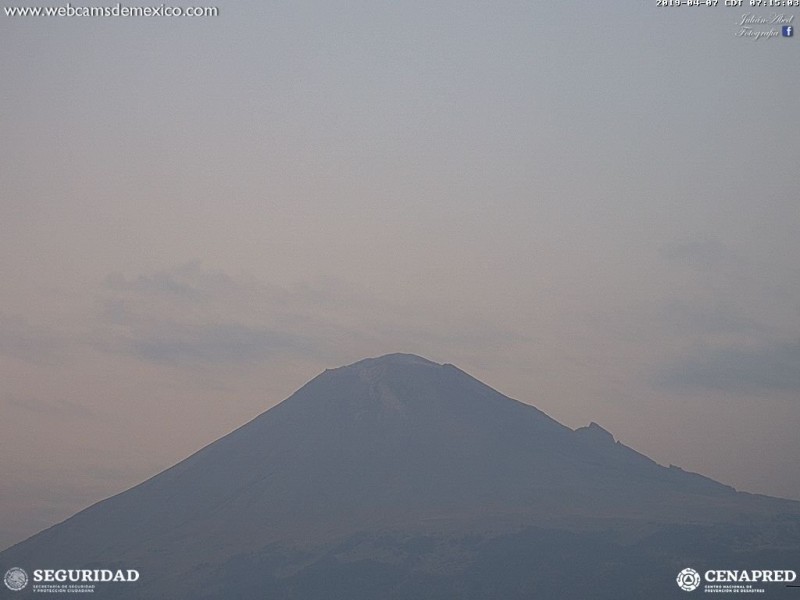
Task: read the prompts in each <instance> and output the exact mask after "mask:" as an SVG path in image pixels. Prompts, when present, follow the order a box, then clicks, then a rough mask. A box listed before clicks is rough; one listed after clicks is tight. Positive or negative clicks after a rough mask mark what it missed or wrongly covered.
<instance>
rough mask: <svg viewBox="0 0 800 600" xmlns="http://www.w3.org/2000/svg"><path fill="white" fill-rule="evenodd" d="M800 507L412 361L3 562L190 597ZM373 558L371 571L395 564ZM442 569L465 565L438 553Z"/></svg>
mask: <svg viewBox="0 0 800 600" xmlns="http://www.w3.org/2000/svg"><path fill="white" fill-rule="evenodd" d="M798 506H799V505H798V503H794V502H789V501H783V500H777V499H772V498H767V497H762V496H753V495H749V494H741V493H737V492H735V491H734V490H733V489H732V488H729V487H727V486H724V485H722V484H719V483H716V482H714V481H712V480H709V479H707V478H704V477H701V476H699V475H696V474H692V473H686V472H684V471H682V470H680V469H677V468H674V467H673V468H665V467H662V466H659V465H657V464H656V463H654V462H653V461H651V460H650V459H648V458H646V457H645V456H643V455H641V454H639V453H637V452H635V451H633V450H632V449H630V448H627V447H626V446H624V445H622V444H620V443H618V442H615V441H614V439H613V437H612V436H611V434H610V433H608V432H606V431H605V430H603V429H602V428H601V427H599V426H598V425H596V424H594V423H593V424H591V425H590V426H589V427H586V428H581V429H578V430H576V431H572V430H571V429H569V428H567V427H564V426H563V425H561V424H559V423H557V422H556V421H554V420H553V419H551V418H550V417H548V416H547V415H545V414H544V413H542V412H541V411H539V410H538V409H536V408H534V407H532V406H529V405H526V404H522V403H520V402H517V401H515V400H512V399H510V398H507V397H505V396H503V395H502V394H500V393H499V392H497V391H495V390H493V389H491V388H489V387H488V386H486V385H484V384H483V383H481V382H479V381H478V380H476V379H474V378H472V377H470V376H469V375H467V374H466V373H464V372H462V371H460V370H459V369H457V368H456V367H454V366H452V365H439V364H436V363H433V362H430V361H427V360H425V359H422V358H419V357H416V356H411V355H399V354H396V355H388V356H385V357H381V358H377V359H368V360H364V361H360V362H358V363H355V364H353V365H350V366H347V367H342V368H339V369H333V370H328V371H325V372H324V373H322V374H320V375H319V376H317V377H316V378H314V379H313V380H311V381H310V382H309V383H308V384H306V385H305V386H303V387H302V388H301V389H300V390H298V391H297V392H296V393H295V394H293V395H292V396H291V397H290V398H288V399H287V400H285V401H284V402H282V403H281V404H279V405H277V406H275V407H274V408H272V409H270V410H269V411H267V412H265V413H263V414H262V415H260V416H259V417H257V418H255V419H254V420H253V421H251V422H250V423H248V424H246V425H244V426H243V427H241V428H239V429H238V430H236V431H234V432H232V433H231V434H229V435H227V436H225V437H224V438H222V439H220V440H217V441H216V442H214V443H213V444H210V445H209V446H207V447H205V448H203V449H202V450H200V451H199V452H197V453H196V454H194V455H192V456H191V457H189V458H188V459H186V460H184V461H182V462H181V463H179V464H177V465H175V466H174V467H172V468H170V469H168V470H166V471H164V472H163V473H161V474H159V475H157V476H155V477H153V478H152V479H150V480H148V481H146V482H144V483H142V484H140V485H138V486H136V487H134V488H132V489H130V490H128V491H127V492H124V493H122V494H119V495H117V496H115V497H113V498H109V499H108V500H105V501H103V502H100V503H98V504H96V505H94V506H92V507H90V508H88V509H86V510H84V511H82V512H80V513H78V514H77V515H75V516H74V517H72V518H70V519H68V520H67V521H65V522H64V523H61V524H59V525H57V526H55V527H52V528H50V529H48V530H45V531H43V532H42V533H40V534H37V535H36V536H33V537H32V538H30V539H29V540H26V541H24V542H22V543H21V544H18V545H16V546H14V547H12V548H10V549H8V550H6V551H5V552H3V553H0V566H3V565H10V564H12V563H13V564H25V565H33V564H36V565H44V566H52V567H61V568H67V567H78V566H82V565H86V564H110V563H115V564H125V565H128V566H133V565H135V566H136V567H137V568H140V569H141V571H142V573H143V574H147V577H145V576H144V575H143V581H142V584H141V586H140V587H141V588H142V589H145V590H146V589H167V590H172V595H173V596H175V595H176V594H180V593H183V592H184V591H185V590H186V589H188V588H186V587H185V586H186V585H188V584H186V583H185V581H186V579H187V578H188V577H189V574H193V575H191V578H190V579H191V581H192V582H193V585H196V583H197V577H198V575H197V569H198V566H199V565H205V567H204V569H206V570H211V572H213V570H214V569H222V571H220V572H218V573H217V575H216V577H218V578H221V579H225V577H230V573H231V572H238V571H236V569H238V568H240V567H241V565H243V564H244V565H246V564H247V561H248V560H254V561H256V563H258V564H260V563H259V562H258V561H262V560H267V562H268V564H272V563H270V562H269V561H271V560H277V561H278V563H280V564H281V565H282V566H281V568H282V569H283V570H284V571H285V573H289V574H291V573H294V574H295V575H296V574H297V573H298V572H300V571H302V567H303V565H304V564H306V563H309V564H315V562H314V561H317V560H320V559H321V557H323V556H325V552H330V551H332V549H335V548H339V546H338V545H340V544H342V543H345V544H346V545H347V544H350V545H352V544H353V543H354V542H353V541H352V540H354V539H356V540H358V539H360V540H362V541H363V540H367V542H365V543H366V546H365V548H369V547H373V546H374V545H375V542H374V540H373V541H369V540H372V537H371V536H373V535H376V534H381V535H389V536H390V539H396V536H398V535H399V536H400V538H397V539H401V538H402V539H405V538H404V537H403V536H406V538H409V536H410V538H409V539H416V540H419V539H422V540H424V539H433V540H438V541H436V542H435V544H439V543H440V542H441V540H447V539H452V536H457V537H458V536H469V535H480V536H489V538H492V537H493V536H495V537H496V536H509V535H511V536H513V535H523V534H522V533H521V532H525V531H548V532H559V533H557V534H556V533H553V534H548V535H549V536H550V537H552V538H553V539H556V538H557V539H561V537H562V536H563V535H568V534H567V533H564V532H573V534H574V535H588V534H589V533H588V532H593V531H595V532H596V531H600V530H608V529H609V528H612V529H613V530H614V532H615V536H617V537H618V538H619V541H620V543H622V541H623V540H625V539H628V540H630V539H634V538H635V539H640V538H641V536H643V535H650V534H652V533H653V532H655V531H657V530H658V528H659V527H662V526H668V525H670V524H682V523H692V524H693V525H694V526H702V527H715V526H716V525H719V524H725V523H730V522H732V521H734V520H736V519H738V518H740V517H741V515H747V518H748V519H749V520H751V521H752V520H764V521H765V522H775V521H776V519H777V520H778V522H780V523H783V522H784V521H785V520H786V519H789V521H788V522H789V523H795V521H794V519H796V518H797V516H798V515H800V508H798ZM531 528H533V529H531ZM569 535H572V534H569ZM364 536H366V537H364ZM430 536H432V537H430ZM626 536H627V537H626ZM545 537H547V536H545ZM523 538H524V535H523ZM459 539H460V538H459ZM615 539H616V538H615ZM348 540H349V541H348ZM393 543H394V542H393ZM441 543H444V542H441ZM391 545H392V544H390V546H391ZM456 545H457V546H458V544H456ZM357 546H358V544H356V547H357ZM445 546H447V544H445ZM349 547H350V546H348V548H349ZM291 549H294V550H291ZM298 549H302V550H298ZM351 550H352V548H350V550H347V552H350V551H351ZM275 552H277V554H275V556H273V553H275ZM292 552H297V553H298V554H297V555H296V557H295V562H292V561H288V563H287V562H286V561H287V560H288V559H287V556H290V555H292ZM342 552H343V551H341V550H339V554H342ZM347 552H344V553H345V554H347ZM360 552H361V555H363V559H364V560H366V561H367V563H366V564H367V565H370V564H371V562H370V561H373V559H374V556H380V555H381V552H378V551H377V550H375V554H374V555H373V554H371V553H370V552H369V551H368V550H364V549H362V550H361V551H360ZM387 552H388V555H390V556H395V558H396V548H394V549H392V550H390V551H387ZM478 554H480V553H478ZM271 556H272V557H273V558H265V557H271ZM356 556H359V553H358V552H356ZM247 557H250V558H247ZM275 557H277V558H275ZM429 560H430V561H433V564H434V565H439V564H440V563H447V561H449V560H452V557H451V556H449V554H448V551H447V550H446V548H444V549H443V548H438V549H437V550H436V551H435V552H433V554H432V556H431V557H430V558H429ZM284 563H285V564H284ZM392 564H394V563H392V562H391V561H389V562H388V563H381V565H383V566H382V567H380V568H379V567H378V566H375V565H373V567H374V568H376V569H378V571H377V572H381V571H380V569H381V568H384V567H386V565H390V566H391V565H392ZM273 566H274V565H273ZM361 566H362V567H363V566H364V565H363V564H362V565H361ZM395 566H396V565H395ZM270 568H272V567H264V566H263V565H262V566H260V567H259V572H261V573H262V574H263V573H268V572H269V573H272V572H271V571H270ZM370 568H372V567H369V568H366V567H365V569H366V575H365V574H364V573H361V572H360V571H359V574H358V576H357V578H356V579H357V580H361V579H363V577H364V576H366V577H367V579H369V576H370V573H372V571H370ZM231 569H233V571H231ZM298 569H299V570H300V571H298ZM437 569H439V570H440V571H441V568H439V567H436V568H434V569H433V570H434V572H438V571H437ZM280 571H281V569H280V568H277V570H275V572H280ZM401 571H402V569H401ZM445 571H446V569H445ZM225 573H227V575H225ZM269 576H270V577H277V575H275V574H274V573H272V574H270V575H269ZM260 577H262V578H261V579H260V578H258V577H257V578H256V579H254V581H260V582H261V584H260V585H262V586H263V585H265V583H264V580H263V575H262V576H260ZM285 577H290V575H285ZM285 577H284V579H282V580H281V581H283V583H286V581H288V580H286V579H285ZM240 579H241V578H238V579H237V581H240ZM278 579H280V578H278ZM312 579H313V578H312ZM276 581H277V579H276ZM182 582H183V583H182ZM303 582H305V583H307V582H306V580H305V579H304V580H303ZM305 583H301V584H300V585H299V588H298V589H302V588H303V585H305ZM276 585H277V584H276ZM282 585H283V584H282ZM148 586H150V588H148ZM312 587H313V586H312ZM395 587H396V586H395ZM137 589H140V588H137ZM202 589H206V591H208V589H209V588H208V587H205V588H202ZM276 589H277V588H276ZM287 589H288V588H287ZM323 589H324V586H323ZM196 593H197V592H195V594H196ZM284 593H287V594H288V593H289V592H288V591H286V590H284ZM294 593H295V592H292V594H294ZM297 593H299V592H297ZM309 593H310V592H309ZM351 593H352V590H351ZM220 594H222V592H220ZM212 597H213V596H212ZM220 597H224V596H220ZM245 597H246V596H245ZM300 597H303V596H302V595H301V596H300Z"/></svg>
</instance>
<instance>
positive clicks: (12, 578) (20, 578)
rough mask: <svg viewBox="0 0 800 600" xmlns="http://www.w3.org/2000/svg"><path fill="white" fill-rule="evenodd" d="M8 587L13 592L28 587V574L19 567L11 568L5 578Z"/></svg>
mask: <svg viewBox="0 0 800 600" xmlns="http://www.w3.org/2000/svg"><path fill="white" fill-rule="evenodd" d="M3 581H4V582H5V584H6V587H7V588H8V589H10V590H11V591H12V592H18V591H20V590H21V589H22V588H24V587H25V586H26V585H28V574H27V573H26V572H25V571H24V570H22V569H20V568H19V567H11V568H10V569H9V570H8V571H6V576H5V577H3Z"/></svg>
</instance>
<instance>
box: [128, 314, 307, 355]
mask: <svg viewBox="0 0 800 600" xmlns="http://www.w3.org/2000/svg"><path fill="white" fill-rule="evenodd" d="M156 329H157V330H154V331H152V332H150V333H144V332H137V333H136V335H134V336H133V339H131V340H130V344H129V350H130V352H131V353H132V354H134V355H136V356H138V357H139V358H141V359H144V360H147V361H151V362H158V363H169V364H197V363H214V364H237V363H251V362H255V361H258V360H261V359H264V358H266V357H268V356H270V355H272V354H275V353H278V352H283V353H285V352H287V351H290V352H298V351H302V352H308V351H309V349H310V348H309V344H308V341H307V340H306V339H305V338H304V337H303V336H300V335H292V334H289V333H285V332H281V331H276V330H272V329H269V328H263V327H248V326H246V325H241V324H236V323H218V324H212V325H199V324H180V323H174V322H165V321H161V322H159V324H158V327H157V328H156Z"/></svg>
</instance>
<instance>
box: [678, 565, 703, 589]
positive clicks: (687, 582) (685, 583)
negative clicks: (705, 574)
mask: <svg viewBox="0 0 800 600" xmlns="http://www.w3.org/2000/svg"><path fill="white" fill-rule="evenodd" d="M677 581H678V587H679V588H681V589H682V590H683V591H685V592H691V591H693V590H696V589H697V588H698V586H699V585H700V573H698V572H697V571H695V570H694V569H684V570H683V571H681V572H680V573H678V579H677Z"/></svg>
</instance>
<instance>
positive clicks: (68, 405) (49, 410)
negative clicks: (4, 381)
mask: <svg viewBox="0 0 800 600" xmlns="http://www.w3.org/2000/svg"><path fill="white" fill-rule="evenodd" d="M4 404H5V405H6V406H7V407H9V408H14V409H17V410H22V411H25V412H29V413H36V414H46V415H48V416H54V417H59V418H76V419H84V418H87V417H94V416H96V413H95V411H93V410H92V409H90V408H87V407H86V406H84V405H82V404H78V403H77V402H71V401H69V400H52V399H48V400H45V399H43V398H34V397H27V398H25V399H24V400H22V399H20V398H16V397H12V398H6V399H5V400H4Z"/></svg>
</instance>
